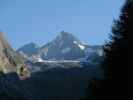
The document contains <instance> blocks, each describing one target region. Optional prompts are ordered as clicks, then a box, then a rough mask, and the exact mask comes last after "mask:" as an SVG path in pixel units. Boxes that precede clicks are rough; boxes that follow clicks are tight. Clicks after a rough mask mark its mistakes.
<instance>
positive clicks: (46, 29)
mask: <svg viewBox="0 0 133 100" xmlns="http://www.w3.org/2000/svg"><path fill="white" fill-rule="evenodd" d="M123 3H124V0H0V30H1V31H3V32H5V33H6V36H7V38H8V40H9V41H10V43H11V45H12V46H13V47H14V48H19V47H21V46H22V45H24V44H27V43H29V42H36V43H38V44H40V45H42V44H45V43H47V42H48V41H50V40H52V39H53V38H55V37H56V36H57V35H58V34H59V32H60V31H62V30H64V31H66V32H70V33H73V34H74V35H75V36H77V37H78V38H79V39H80V40H81V41H82V42H85V43H88V44H91V45H94V44H103V43H104V41H105V40H106V39H107V38H108V33H110V30H111V26H112V23H113V19H117V17H118V15H119V12H120V8H121V6H122V4H123Z"/></svg>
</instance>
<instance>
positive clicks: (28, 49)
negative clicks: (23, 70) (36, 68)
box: [17, 42, 40, 59]
mask: <svg viewBox="0 0 133 100" xmlns="http://www.w3.org/2000/svg"><path fill="white" fill-rule="evenodd" d="M39 49H40V48H39V46H38V45H37V44H35V43H32V42H31V43H29V44H26V45H24V46H22V47H21V48H19V49H18V50H17V52H18V53H20V54H21V55H22V56H23V58H24V59H31V58H32V57H33V56H36V55H38V54H39Z"/></svg>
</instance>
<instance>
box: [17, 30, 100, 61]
mask: <svg viewBox="0 0 133 100" xmlns="http://www.w3.org/2000/svg"><path fill="white" fill-rule="evenodd" d="M101 50H102V47H101V46H90V45H86V44H83V43H82V42H81V41H80V40H79V39H78V38H76V37H75V36H74V35H73V34H71V33H68V32H64V31H61V32H60V33H59V35H57V36H56V37H55V38H54V39H53V40H52V41H51V42H48V43H46V44H45V45H43V46H42V47H39V46H38V45H37V44H35V43H29V44H26V45H24V46H22V47H21V48H20V49H18V50H17V52H19V53H20V54H21V55H23V57H24V58H26V59H28V60H32V61H37V62H42V61H43V60H81V58H84V59H85V60H87V59H91V58H92V57H93V56H94V57H96V56H102V51H101ZM94 57H93V58H94Z"/></svg>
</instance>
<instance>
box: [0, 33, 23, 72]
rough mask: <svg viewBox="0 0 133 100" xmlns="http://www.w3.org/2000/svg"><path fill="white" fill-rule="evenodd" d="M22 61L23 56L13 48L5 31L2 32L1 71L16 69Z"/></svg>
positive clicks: (0, 34)
mask: <svg viewBox="0 0 133 100" xmlns="http://www.w3.org/2000/svg"><path fill="white" fill-rule="evenodd" d="M21 63H22V59H21V57H20V56H19V55H18V54H17V53H16V52H15V51H14V50H13V49H12V47H11V46H10V45H9V43H8V41H7V40H6V38H5V36H4V33H2V32H0V71H2V72H4V73H8V72H13V71H16V67H17V65H19V64H21Z"/></svg>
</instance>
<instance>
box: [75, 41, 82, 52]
mask: <svg viewBox="0 0 133 100" xmlns="http://www.w3.org/2000/svg"><path fill="white" fill-rule="evenodd" d="M73 43H74V44H76V45H78V47H79V48H80V49H81V50H84V49H85V46H84V45H81V44H79V43H78V42H77V41H73Z"/></svg>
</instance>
